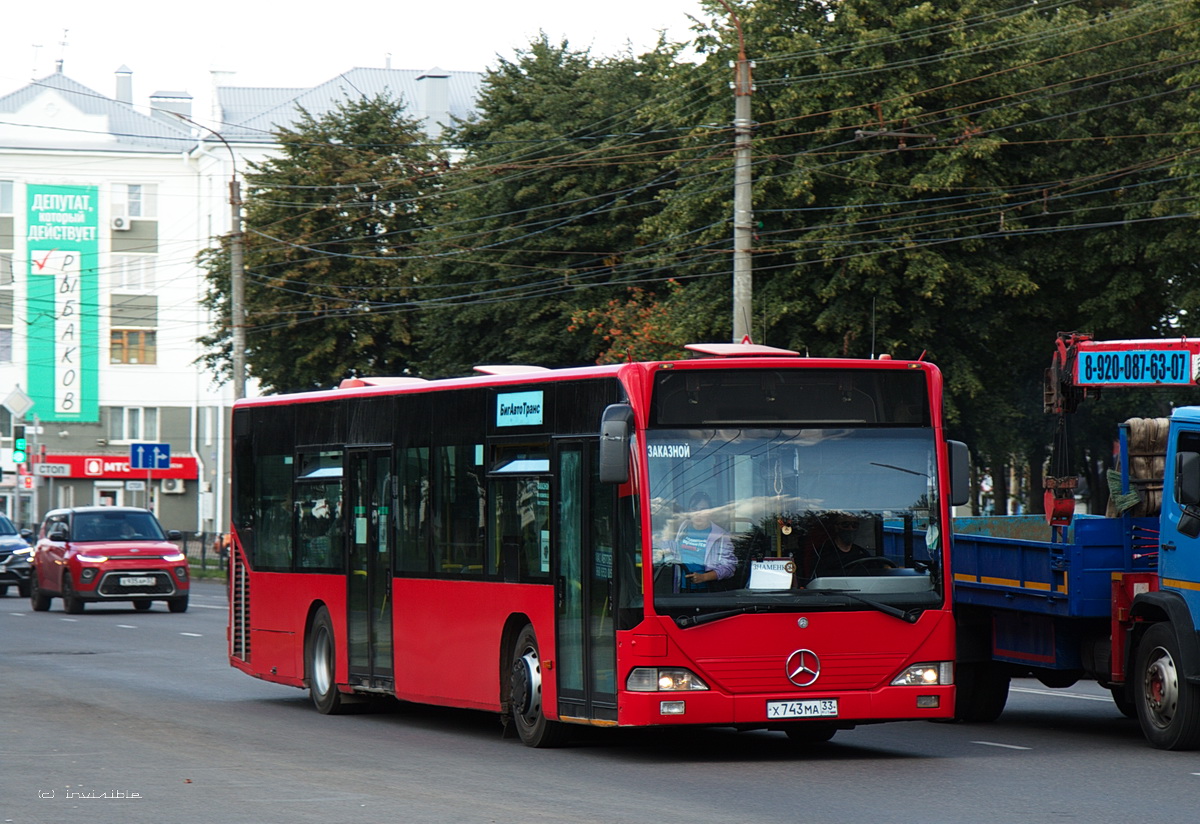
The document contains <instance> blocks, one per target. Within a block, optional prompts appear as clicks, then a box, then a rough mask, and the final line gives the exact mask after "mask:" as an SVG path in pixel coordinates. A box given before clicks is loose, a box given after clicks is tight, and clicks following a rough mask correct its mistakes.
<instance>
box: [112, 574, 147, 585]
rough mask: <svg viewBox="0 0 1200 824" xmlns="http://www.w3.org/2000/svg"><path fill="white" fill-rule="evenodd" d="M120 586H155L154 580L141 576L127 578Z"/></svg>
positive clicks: (123, 579) (122, 580)
mask: <svg viewBox="0 0 1200 824" xmlns="http://www.w3.org/2000/svg"><path fill="white" fill-rule="evenodd" d="M120 584H121V586H123V587H152V586H154V579H153V578H151V577H149V576H146V575H139V576H137V577H136V578H135V577H133V576H126V577H124V578H122V579H121V580H120Z"/></svg>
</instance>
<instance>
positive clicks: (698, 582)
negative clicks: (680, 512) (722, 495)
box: [661, 491, 737, 590]
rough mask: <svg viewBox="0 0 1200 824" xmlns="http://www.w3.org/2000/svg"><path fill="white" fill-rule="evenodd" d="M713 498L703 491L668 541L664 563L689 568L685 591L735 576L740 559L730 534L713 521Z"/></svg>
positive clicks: (663, 558) (698, 588)
mask: <svg viewBox="0 0 1200 824" xmlns="http://www.w3.org/2000/svg"><path fill="white" fill-rule="evenodd" d="M712 508H713V505H712V499H711V498H710V497H709V496H708V493H707V492H704V491H699V492H696V493H695V494H694V495H692V498H691V500H690V501H689V502H688V508H687V518H685V519H684V521H683V523H681V524H680V525H679V529H678V530H677V531H676V532H675V539H674V540H673V541H670V542H668V545H667V548H666V550H665V551H664V552H663V557H662V559H661V562H665V563H677V564H681V565H682V566H684V567H685V568H686V569H687V572H686V573H685V575H684V579H685V582H686V583H684V584H683V587H682V588H683V589H686V590H707V589H708V588H709V586H708V585H709V584H710V583H711V582H713V581H723V580H726V579H728V578H731V577H733V572H734V570H735V569H736V567H737V558H736V556H734V554H733V541H732V540H731V539H730V536H729V533H728V532H726V531H725V530H724V529H722V528H721V527H720V526H718V525H717V524H715V523H713V521H712Z"/></svg>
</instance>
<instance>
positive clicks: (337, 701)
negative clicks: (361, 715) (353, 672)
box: [304, 607, 346, 715]
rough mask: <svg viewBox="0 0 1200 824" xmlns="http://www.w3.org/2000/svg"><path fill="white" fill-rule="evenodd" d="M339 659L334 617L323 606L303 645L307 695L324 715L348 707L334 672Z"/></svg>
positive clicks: (338, 711)
mask: <svg viewBox="0 0 1200 824" xmlns="http://www.w3.org/2000/svg"><path fill="white" fill-rule="evenodd" d="M336 661H337V646H336V642H335V640H334V636H333V621H332V620H330V618H329V610H327V609H326V608H325V607H321V609H320V610H319V611H318V612H317V617H316V618H315V619H314V620H313V624H312V629H311V630H310V631H309V633H308V641H307V643H306V644H305V645H304V669H305V673H306V674H307V676H308V695H309V697H310V698H311V699H312V703H313V706H314V707H316V708H317V712H319V713H321V714H322V715H338V714H340V713H341V712H343V711H344V710H345V707H346V702H344V701H343V700H342V694H341V693H340V692H338V688H337V681H336V680H335V676H334V665H335V663H336Z"/></svg>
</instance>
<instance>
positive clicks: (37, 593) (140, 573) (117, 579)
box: [29, 506, 189, 615]
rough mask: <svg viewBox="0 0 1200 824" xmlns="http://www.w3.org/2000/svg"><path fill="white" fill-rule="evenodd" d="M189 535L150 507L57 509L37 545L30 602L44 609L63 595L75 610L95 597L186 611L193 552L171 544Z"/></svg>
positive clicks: (67, 605) (70, 609) (65, 607)
mask: <svg viewBox="0 0 1200 824" xmlns="http://www.w3.org/2000/svg"><path fill="white" fill-rule="evenodd" d="M181 537H182V535H181V533H180V532H179V530H176V529H172V530H170V531H169V532H167V531H164V530H163V528H162V525H161V524H159V522H158V519H157V518H155V517H154V513H153V512H150V511H149V510H147V509H138V508H136V507H129V506H79V507H75V508H73V509H54V510H51V511H50V512H48V513H46V518H45V520H43V521H42V526H41V529H40V531H39V532H38V542H37V546H36V547H34V550H33V559H32V561H33V572H32V575H30V590H29V602H30V604H31V605H32V606H33V608H34V610H36V611H38V612H44V611H46V610H48V609H49V608H50V600H51V599H52V598H54V597H55V596H57V597H59V598H62V599H63V610H64V611H65V612H69V613H71V614H72V615H77V614H78V613H80V612H83V605H84V604H85V603H87V602H88V601H132V602H133V606H134V608H135V609H149V608H150V604H151V602H153V601H166V602H167V607H168V608H170V610H171V612H186V611H187V608H188V578H189V575H188V562H187V556H185V555H184V554H183V553H182V552H180V551H179V548H178V547H177V546H175V544H173V543H171V541H178V540H179V539H180V538H181Z"/></svg>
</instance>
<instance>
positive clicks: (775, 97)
mask: <svg viewBox="0 0 1200 824" xmlns="http://www.w3.org/2000/svg"><path fill="white" fill-rule="evenodd" d="M730 2H732V4H733V7H734V8H735V10H736V13H737V19H738V21H739V22H740V26H741V31H742V34H743V35H744V42H745V48H746V52H747V54H748V56H749V57H750V59H752V60H754V61H755V63H756V65H755V68H754V81H755V91H754V94H753V97H752V111H753V119H754V121H755V122H756V126H755V130H754V141H753V155H754V162H753V175H754V182H753V193H754V194H753V200H754V226H755V237H754V250H755V251H754V256H753V260H754V267H753V269H754V272H753V277H754V303H753V323H752V329H753V333H752V334H753V337H754V339H755V340H756V342H759V343H766V344H771V345H775V346H782V347H787V348H792V349H797V350H799V351H802V352H806V353H808V354H811V355H814V356H848V357H870V356H873V355H876V354H879V353H890V354H893V355H895V356H897V357H911V358H915V357H920V356H924V357H925V358H927V359H930V360H933V361H935V362H936V363H937V364H938V365H939V367H940V368H941V370H942V372H943V375H944V378H945V386H946V392H947V401H946V427H947V431H948V434H950V435H951V436H953V437H957V438H960V439H962V440H965V441H967V442H968V443H970V444H971V445H972V448H973V451H974V457H975V459H976V466H977V467H979V468H981V469H982V470H983V471H987V470H988V469H989V468H991V469H995V470H997V471H998V470H999V469H1000V468H1001V467H1006V466H1008V465H1009V464H1010V463H1016V464H1020V463H1023V462H1025V461H1032V462H1033V463H1034V464H1035V467H1034V473H1033V474H1034V475H1038V474H1039V473H1038V471H1037V470H1038V468H1039V467H1040V464H1041V462H1042V460H1043V459H1044V455H1045V450H1046V446H1047V444H1049V443H1050V440H1051V437H1052V434H1053V427H1054V421H1053V420H1050V419H1048V417H1047V416H1045V415H1044V414H1043V413H1042V411H1041V406H1042V389H1041V376H1042V371H1043V369H1044V368H1045V366H1046V365H1047V363H1048V361H1049V357H1050V352H1051V347H1052V345H1053V342H1054V338H1055V335H1056V333H1058V332H1060V331H1071V330H1080V331H1088V332H1092V333H1093V334H1094V335H1095V336H1096V337H1097V338H1101V339H1121V338H1137V337H1174V336H1177V335H1180V334H1193V335H1194V334H1195V333H1196V331H1197V330H1196V329H1195V328H1194V327H1195V321H1194V320H1193V318H1195V317H1196V316H1197V311H1200V286H1197V285H1196V284H1197V283H1198V282H1200V279H1197V278H1196V277H1195V269H1196V263H1195V261H1196V260H1197V259H1200V234H1198V233H1196V232H1195V231H1194V228H1193V225H1194V215H1195V214H1196V213H1197V211H1198V207H1200V183H1197V180H1200V176H1198V175H1197V174H1196V171H1197V164H1198V163H1200V160H1198V157H1200V129H1197V128H1196V126H1195V124H1196V123H1197V122H1198V121H1200V117H1198V115H1200V92H1197V89H1200V69H1198V68H1197V64H1196V59H1195V56H1196V54H1197V53H1198V47H1200V26H1198V25H1197V24H1198V23H1200V7H1198V6H1197V5H1196V4H1195V3H1194V2H1192V1H1191V0H1076V2H1065V3H1024V4H1013V3H1012V2H1011V0H948V2H936V3H935V2H916V3H914V2H911V0H906V1H905V2H900V0H839V1H838V2H832V0H827V1H826V2H822V0H739V1H738V2H733V0H730ZM731 21H732V18H731V15H730V14H729V7H728V6H726V4H725V3H724V2H720V0H701V7H700V13H699V14H698V15H697V18H696V24H695V29H694V32H695V37H694V39H693V42H692V44H691V45H693V46H694V47H695V50H696V51H697V52H698V53H699V55H700V60H699V62H688V61H683V60H680V59H678V54H679V50H678V48H677V47H676V46H672V45H669V44H665V43H661V44H660V45H659V47H658V48H657V49H655V50H654V51H652V52H651V53H649V54H645V55H640V56H637V57H634V56H631V55H622V56H618V57H613V58H596V57H594V56H593V55H591V54H590V53H588V52H586V51H583V52H581V51H575V50H572V49H570V48H569V47H568V45H567V44H566V43H561V44H557V45H556V44H552V43H550V42H548V41H547V40H546V38H545V37H542V38H541V39H539V40H537V41H534V42H533V43H531V44H530V45H529V46H528V48H526V49H524V50H521V51H518V52H517V53H516V54H515V55H514V57H513V58H512V59H501V60H500V61H499V62H498V64H497V66H496V67H495V68H494V69H493V70H491V71H489V72H488V73H487V76H486V81H485V84H484V90H483V95H482V98H481V100H480V101H479V115H478V117H477V118H475V119H473V120H471V121H469V122H465V123H460V124H457V126H456V128H455V129H454V130H453V131H452V134H451V140H452V145H453V147H454V150H455V151H454V163H453V165H452V166H449V167H447V168H446V169H444V170H441V172H440V173H439V174H436V175H433V176H431V175H430V174H428V172H429V171H430V169H431V166H432V165H434V164H436V163H437V160H438V159H437V158H435V157H434V156H433V155H432V154H431V153H430V152H429V151H428V150H427V149H426V148H425V147H422V146H420V145H419V144H418V143H416V142H414V139H413V138H412V137H411V135H412V133H413V131H414V130H413V128H412V125H411V124H405V123H404V122H403V121H402V118H400V113H399V111H398V109H396V110H392V111H389V110H388V109H387V107H386V104H385V103H384V102H383V101H372V102H371V103H370V104H361V105H363V106H364V107H365V108H364V109H361V110H360V109H356V108H355V106H356V105H358V104H353V103H349V102H348V103H347V110H346V112H344V113H341V114H339V116H337V117H334V118H330V119H328V120H322V121H320V122H312V121H311V119H310V120H308V121H305V122H304V123H303V124H302V126H301V127H299V128H298V129H297V133H296V134H294V135H293V134H289V133H285V134H284V135H282V136H281V140H282V143H283V147H284V154H283V156H282V157H281V158H279V159H278V160H276V161H271V162H269V163H267V164H265V165H264V166H263V167H262V168H261V169H260V170H259V174H258V176H257V177H255V178H254V184H253V191H252V193H251V197H250V204H251V205H250V207H249V209H248V216H249V219H250V224H251V226H252V228H253V229H254V230H255V232H254V233H252V234H250V235H248V239H249V241H250V248H249V249H248V252H247V255H248V257H247V262H248V267H249V268H250V269H251V270H252V271H253V278H252V281H251V282H252V285H253V289H254V298H253V300H252V301H251V302H250V303H249V306H250V311H251V316H250V318H249V322H250V329H251V333H250V341H251V350H252V357H251V364H252V370H253V371H254V374H255V375H256V376H258V377H259V378H260V379H261V380H263V381H264V382H265V383H266V385H268V386H269V387H273V388H284V387H300V386H312V385H325V384H327V383H329V382H330V381H331V380H334V379H336V378H338V377H341V376H345V375H348V374H355V373H357V372H359V371H370V372H374V373H377V374H378V373H383V372H388V373H392V374H395V373H398V372H402V371H404V370H406V369H410V370H413V369H419V370H420V371H421V372H422V373H423V374H426V375H429V376H438V375H445V374H461V373H463V372H466V371H467V370H469V368H470V367H471V366H472V365H473V364H475V363H479V362H485V361H486V362H518V363H520V362H525V363H540V364H544V365H548V366H560V365H568V364H577V363H584V362H591V361H595V360H605V361H612V360H620V359H624V358H627V357H630V356H633V357H663V356H673V355H674V354H676V353H677V352H678V351H679V348H680V347H681V346H682V345H683V344H685V343H688V342H694V341H699V340H728V339H729V336H730V328H731V322H730V315H731V300H730V292H731V283H732V255H731V247H732V243H731V237H732V226H731V222H732V211H733V210H732V200H733V185H732V183H733V153H732V144H733V137H734V135H733V128H732V125H731V121H732V118H733V108H734V101H733V94H732V92H731V91H730V88H729V84H730V81H731V80H732V79H733V71H732V69H731V68H730V66H729V62H730V61H731V60H734V59H736V57H737V55H738V38H737V36H736V32H735V28H734V26H733V25H732V22H731ZM357 120H361V121H362V122H361V123H359V124H357V125H355V124H356V121H357ZM360 128H361V129H363V130H365V131H363V132H362V133H359V132H357V131H355V130H356V129H360ZM372 146H374V147H376V148H375V149H372V148H371V147H372ZM352 147H353V148H352ZM301 185H309V186H314V188H312V189H300V188H296V187H298V186H301ZM204 265H205V266H206V267H207V269H208V270H209V271H210V273H211V275H212V283H213V286H214V290H213V294H212V298H211V306H212V307H213V308H214V309H215V310H217V311H218V312H224V313H225V316H227V309H226V305H225V302H224V301H225V294H224V291H223V289H222V282H223V278H224V274H223V272H224V271H227V258H225V257H224V252H223V250H222V249H220V248H216V249H213V250H210V252H209V254H207V255H206V256H205V258H204ZM223 267H224V268H223ZM206 342H207V343H209V344H210V346H212V347H214V349H213V351H212V354H210V362H212V363H213V364H214V366H219V365H220V363H221V362H222V358H223V357H224V352H223V351H222V347H225V348H227V336H226V335H224V333H222V332H218V333H215V334H214V336H213V337H212V338H211V339H209V340H208V341H206ZM1113 394H1117V393H1113ZM1111 397H1112V395H1106V396H1105V404H1104V405H1097V406H1096V407H1095V409H1094V411H1093V412H1092V413H1089V414H1083V415H1081V416H1080V420H1079V423H1078V425H1077V427H1076V428H1077V432H1078V435H1077V437H1075V438H1074V439H1073V440H1072V443H1071V455H1070V462H1071V464H1072V471H1081V472H1082V471H1084V470H1085V469H1086V471H1087V473H1088V474H1092V475H1095V473H1094V471H1093V468H1094V467H1095V466H1096V465H1097V463H1099V462H1102V461H1103V460H1104V459H1105V457H1106V451H1107V450H1108V449H1109V441H1110V440H1111V436H1112V428H1111V426H1112V423H1113V421H1104V420H1103V419H1104V418H1105V417H1106V415H1107V414H1108V413H1112V414H1116V413H1118V412H1119V413H1121V414H1122V415H1125V413H1126V412H1127V411H1129V408H1128V407H1127V406H1126V405H1124V404H1121V405H1119V407H1118V406H1113V407H1111V408H1106V405H1107V404H1109V403H1114V404H1115V403H1116V402H1115V401H1111V400H1110V398H1111ZM1151 405H1155V404H1151ZM1147 414H1152V412H1148V413H1147ZM1093 419H1094V420H1095V422H1096V423H1095V425H1094V426H1093V425H1092V420H1093ZM1030 498H1031V500H1030V501H1029V504H1030V505H1031V506H1033V507H1034V508H1036V507H1037V505H1038V501H1039V500H1040V492H1039V491H1037V490H1034V491H1032V492H1031V494H1030ZM1000 503H1001V504H1003V502H1000Z"/></svg>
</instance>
